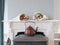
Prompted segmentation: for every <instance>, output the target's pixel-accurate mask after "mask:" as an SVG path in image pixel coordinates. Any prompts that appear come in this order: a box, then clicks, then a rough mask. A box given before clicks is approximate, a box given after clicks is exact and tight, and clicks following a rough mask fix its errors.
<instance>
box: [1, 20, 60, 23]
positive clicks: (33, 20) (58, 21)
mask: <svg viewBox="0 0 60 45" xmlns="http://www.w3.org/2000/svg"><path fill="white" fill-rule="evenodd" d="M28 21H32V22H46V23H47V22H60V20H42V21H37V20H28ZM2 22H27V21H17V20H16V21H14V20H2Z"/></svg>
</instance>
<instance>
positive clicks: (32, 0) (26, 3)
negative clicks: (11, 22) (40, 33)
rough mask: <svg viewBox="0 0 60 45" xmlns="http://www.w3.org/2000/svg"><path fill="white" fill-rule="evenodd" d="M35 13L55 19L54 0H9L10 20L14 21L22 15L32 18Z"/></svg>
mask: <svg viewBox="0 0 60 45" xmlns="http://www.w3.org/2000/svg"><path fill="white" fill-rule="evenodd" d="M34 12H41V13H43V14H45V15H47V16H48V17H49V18H53V13H54V12H53V0H9V1H8V18H9V19H12V18H14V17H16V16H17V15H18V14H20V13H28V14H29V15H30V16H31V18H32V15H33V13H34Z"/></svg>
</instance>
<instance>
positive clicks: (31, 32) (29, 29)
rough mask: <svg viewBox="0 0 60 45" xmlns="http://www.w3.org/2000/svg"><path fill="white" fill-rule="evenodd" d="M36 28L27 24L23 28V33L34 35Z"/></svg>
mask: <svg viewBox="0 0 60 45" xmlns="http://www.w3.org/2000/svg"><path fill="white" fill-rule="evenodd" d="M37 30H38V27H36V30H35V29H34V28H33V27H32V26H31V25H29V26H28V27H27V28H26V29H25V34H26V35H27V36H34V35H35V34H36V32H37Z"/></svg>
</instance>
